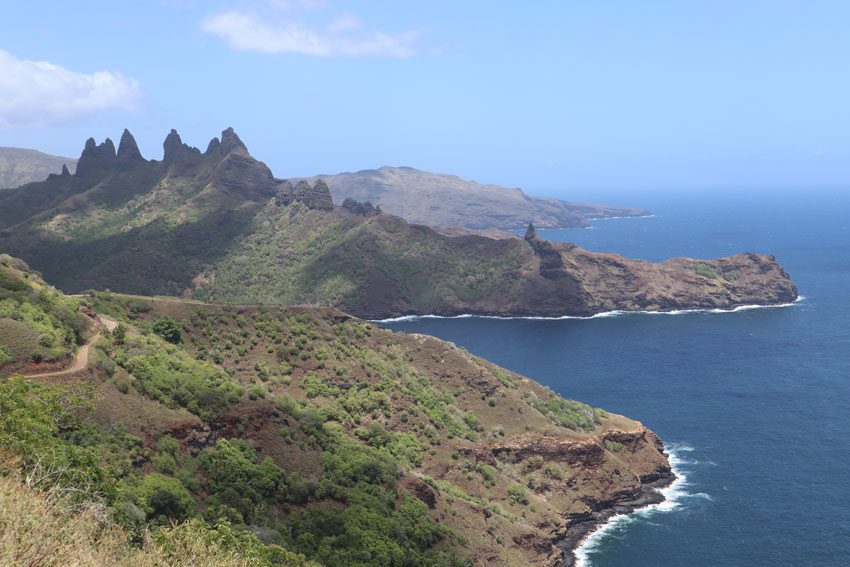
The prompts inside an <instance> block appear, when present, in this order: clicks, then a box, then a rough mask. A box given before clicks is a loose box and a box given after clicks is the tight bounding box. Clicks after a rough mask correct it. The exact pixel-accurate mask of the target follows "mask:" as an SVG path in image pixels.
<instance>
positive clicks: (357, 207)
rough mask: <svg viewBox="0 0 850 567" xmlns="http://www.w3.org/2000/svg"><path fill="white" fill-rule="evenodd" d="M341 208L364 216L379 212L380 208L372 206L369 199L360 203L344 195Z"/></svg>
mask: <svg viewBox="0 0 850 567" xmlns="http://www.w3.org/2000/svg"><path fill="white" fill-rule="evenodd" d="M342 208H343V209H345V210H347V211H349V212H352V213H354V214H356V215H363V216H364V217H371V216H374V215H377V214H380V213H381V208H380V207H375V206H373V205H372V203H370V202H369V201H366V202H365V203H361V202H360V201H355V200H354V199H352V198H351V197H346V199H345V201H343V202H342Z"/></svg>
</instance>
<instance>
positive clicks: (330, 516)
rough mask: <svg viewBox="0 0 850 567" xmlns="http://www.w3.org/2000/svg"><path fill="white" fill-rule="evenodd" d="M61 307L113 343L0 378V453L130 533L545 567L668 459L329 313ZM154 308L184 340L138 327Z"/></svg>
mask: <svg viewBox="0 0 850 567" xmlns="http://www.w3.org/2000/svg"><path fill="white" fill-rule="evenodd" d="M16 269H17V270H18V271H19V272H20V273H23V274H26V273H28V272H26V270H25V267H24V266H23V265H21V264H18V268H16ZM25 279H33V280H35V276H33V275H29V276H27V278H25ZM51 293H53V294H55V293H56V292H51ZM57 295H58V294H57ZM63 301H68V302H69V305H70V304H72V303H73V304H79V303H82V304H83V305H85V304H89V303H90V304H91V305H92V306H93V308H94V309H96V310H97V311H98V312H99V313H103V314H106V315H109V316H111V317H114V318H116V319H118V320H121V321H124V324H125V326H126V328H127V329H128V333H127V335H126V337H125V338H123V340H122V339H119V338H107V339H101V340H100V341H99V342H98V343H97V348H96V350H95V353H94V355H93V360H94V361H95V362H94V364H95V366H94V367H93V368H91V369H90V370H88V371H86V372H84V373H82V374H81V375H80V378H82V379H83V381H82V382H74V381H64V382H63V383H62V384H48V385H45V386H39V385H38V384H35V383H33V382H32V381H29V380H21V379H12V380H0V390H2V391H0V394H2V395H0V404H2V403H6V402H8V403H10V404H12V405H10V406H9V407H8V408H6V409H3V408H0V447H2V448H4V449H5V450H7V451H12V452H14V453H16V454H19V455H21V456H22V457H23V458H24V463H25V467H24V468H25V469H26V470H30V471H31V470H33V468H38V467H44V466H48V467H54V468H56V469H61V470H64V471H66V472H64V473H62V474H61V475H59V477H58V478H57V482H58V483H59V484H60V485H61V486H84V487H85V488H86V492H85V494H91V495H93V496H92V497H94V495H97V498H98V499H99V500H101V501H103V502H104V503H105V504H106V505H107V507H108V508H107V509H108V510H112V512H111V515H112V517H113V519H114V521H117V522H118V523H119V524H120V526H122V529H124V530H128V533H130V534H135V535H134V537H136V538H138V537H140V536H139V534H140V533H141V532H140V530H143V529H144V525H145V523H147V524H148V525H152V526H156V525H162V524H163V523H167V518H168V517H176V518H178V519H186V518H199V519H202V520H204V521H206V522H210V523H212V524H214V523H215V522H218V521H220V520H221V519H224V520H226V521H227V522H229V523H230V524H232V525H233V526H234V529H235V530H236V531H237V533H242V532H241V531H240V530H244V529H245V528H244V526H245V525H253V526H256V527H255V528H254V530H255V532H256V533H257V534H258V535H260V536H261V537H262V538H263V540H264V541H266V542H268V543H270V544H274V545H273V546H272V547H270V548H262V547H261V548H258V549H261V551H262V553H260V552H259V551H258V552H257V553H258V554H259V555H262V557H263V558H265V559H263V561H265V562H268V561H269V560H270V559H269V558H270V557H289V558H290V559H287V561H290V563H283V564H294V563H291V561H301V559H297V557H295V556H292V555H286V554H287V553H290V552H285V551H283V548H285V549H289V550H291V551H292V552H296V553H303V554H304V555H306V556H307V557H309V558H313V559H316V560H319V561H320V562H321V563H323V564H327V565H357V564H363V565H367V564H369V565H371V564H389V563H392V562H395V563H397V564H398V563H404V562H413V563H415V564H438V565H443V564H449V563H451V562H453V561H457V559H452V558H453V557H460V558H464V557H465V558H470V559H472V560H474V561H475V562H477V563H488V564H493V565H510V564H516V563H518V562H527V561H544V560H546V559H547V558H550V559H551V557H550V555H552V554H553V553H554V554H556V553H557V552H555V550H554V548H553V547H552V546H551V543H552V538H553V537H554V535H553V533H554V532H555V531H557V529H558V526H560V525H562V524H563V515H564V514H565V513H566V514H568V515H577V516H580V515H582V514H586V513H587V512H588V511H589V510H590V509H591V508H590V507H591V506H593V504H592V503H593V502H595V501H605V500H608V499H610V498H611V497H612V495H614V494H622V493H628V492H629V491H633V490H634V489H635V488H636V486H637V484H638V480H637V479H638V478H639V477H645V476H647V475H650V476H651V475H653V474H656V473H657V472H658V471H659V470H664V467H665V466H666V461H665V459H664V457H663V455H661V453H660V452H659V451H658V448H657V446H656V445H655V444H654V441H653V439H655V437H654V436H653V435H652V434H651V433H650V432H647V431H646V430H644V429H643V428H642V427H641V426H640V425H639V424H636V423H635V422H631V421H629V420H627V419H625V418H622V417H619V416H611V415H608V414H605V413H604V412H602V411H601V410H592V409H591V408H589V407H587V406H585V405H583V404H579V403H576V402H567V401H564V400H562V399H561V398H559V397H558V396H556V395H554V394H553V393H551V392H550V391H548V390H546V389H544V388H542V387H540V386H539V385H537V384H535V383H534V382H531V381H529V380H527V379H525V378H522V377H520V376H517V375H515V374H512V373H510V372H507V371H505V370H502V369H500V368H498V367H496V366H494V365H492V364H490V363H488V362H486V361H483V360H481V359H478V358H476V357H474V356H471V355H469V354H468V353H466V352H465V351H463V350H462V349H458V348H456V347H454V346H453V345H451V344H449V343H445V342H442V341H439V340H437V339H433V338H430V337H424V336H416V335H414V336H406V335H400V334H395V333H391V332H389V331H386V330H382V329H380V328H378V327H376V326H374V325H372V324H370V323H366V322H363V321H360V320H358V319H354V318H351V317H349V316H347V315H344V314H343V313H341V312H339V311H336V310H333V309H329V308H322V309H317V308H281V307H253V308H239V307H233V306H232V307H226V306H215V305H208V304H201V303H199V302H187V301H180V300H169V299H157V300H147V299H140V298H134V297H128V296H120V295H116V294H110V293H105V294H104V293H99V294H97V295H95V296H93V297H89V298H87V299H82V300H64V299H63ZM164 315H165V316H168V317H171V318H173V319H174V320H176V321H178V322H179V323H180V325H181V327H182V339H183V341H182V343H181V344H179V345H172V344H168V343H165V342H164V341H163V340H162V339H160V338H159V337H158V336H157V335H155V334H153V333H151V330H152V328H153V323H154V322H155V321H156V320H158V319H159V318H160V317H162V316H164ZM3 373H5V374H7V375H8V374H9V372H3V371H2V370H0V374H3ZM23 431H27V432H28V434H27V435H21V432H23ZM623 432H625V433H623ZM611 436H614V437H616V438H617V439H621V440H622V441H623V442H624V444H623V446H622V447H620V446H617V445H610V446H609V444H607V443H606V442H605V439H607V438H609V437H611ZM624 447H625V449H624ZM266 457H268V458H269V459H270V460H268V461H263V459H264V458H266ZM615 468H616V469H619V470H620V471H628V472H626V473H625V474H621V475H615V474H614V473H613V470H614V469H615ZM221 471H229V472H228V473H227V474H226V475H225V476H224V477H221V474H224V473H222V472H221ZM234 475H235V476H234ZM38 513H40V512H38ZM340 518H342V519H343V522H342V523H340ZM140 522H142V523H140ZM199 529H200V528H199ZM32 537H34V536H32ZM39 537H42V536H39ZM246 537H247V536H246ZM81 541H85V540H81ZM256 545H258V546H259V543H257V544H256ZM278 546H282V547H278ZM293 558H294V559H293Z"/></svg>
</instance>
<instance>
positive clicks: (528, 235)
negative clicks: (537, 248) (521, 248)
mask: <svg viewBox="0 0 850 567" xmlns="http://www.w3.org/2000/svg"><path fill="white" fill-rule="evenodd" d="M532 238H537V231H536V230H534V223H532V222H530V223H528V228H527V229H525V239H526V240H531V239H532Z"/></svg>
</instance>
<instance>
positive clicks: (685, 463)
mask: <svg viewBox="0 0 850 567" xmlns="http://www.w3.org/2000/svg"><path fill="white" fill-rule="evenodd" d="M664 448H665V450H666V452H667V455H668V460H669V461H670V468H671V469H672V470H673V472H674V473H675V475H676V480H674V481H673V482H672V483H671V484H670V486H667V487H665V488H661V489H659V492H660V493H661V494H662V495H663V496H664V501H663V502H660V503H658V504H650V505H648V506H646V507H644V508H639V509H638V510H635V511H634V512H632V513H630V514H620V515H617V516H613V517H612V518H611V519H609V520H608V521H607V522H605V523H604V524H602V525H601V526H599V527H598V528H596V530H594V531H592V532H591V533H590V534H588V535H587V537H585V538H584V540H582V542H581V544H579V546H578V547H577V548H576V550H575V551H574V553H575V556H576V567H590V565H592V562H591V556H592V555H593V554H594V553H596V552H598V551H599V549H600V546H601V545H602V543H603V542H604V541H605V540H607V539H609V538H611V537H614V536H615V535H617V534H618V533H620V532H622V530H624V529H626V527H627V526H629V525H630V524H632V523H634V522H650V523H651V518H652V517H653V516H655V515H657V514H661V513H665V512H671V511H673V510H676V509H679V508H683V507H685V506H687V505H688V502H689V501H691V500H711V499H712V498H711V496H710V495H708V494H706V493H705V492H691V491H690V490H689V489H690V488H692V484H691V483H690V482H689V481H688V474H687V472H688V471H687V468H688V467H689V466H694V465H698V464H700V461H695V460H693V459H690V458H688V456H689V454H690V453H692V452H693V450H694V449H693V447H690V446H689V445H684V444H671V445H665V447H664Z"/></svg>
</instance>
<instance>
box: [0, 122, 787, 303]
mask: <svg viewBox="0 0 850 567" xmlns="http://www.w3.org/2000/svg"><path fill="white" fill-rule="evenodd" d="M163 147H164V155H163V159H162V160H146V159H144V158H143V157H142V155H141V153H140V152H139V149H138V146H137V145H136V142H135V140H134V139H133V136H132V135H131V134H130V133H129V132H128V131H126V130H125V131H124V133H123V135H122V136H121V140H120V143H119V145H118V148H117V150H116V148H115V145H114V144H113V142H112V141H111V140H109V139H107V140H106V141H105V142H103V143H101V144H96V143H95V141H94V140H93V139H89V140H88V141H87V142H86V145H85V148H84V150H83V152H82V155H81V157H80V160H79V162H78V164H77V169H76V173H75V174H73V175H71V174H70V173H69V172H68V171H67V170H66V171H65V172H63V173H62V174H59V175H55V174H53V175H51V176H50V177H49V178H48V179H46V180H45V181H42V182H38V183H30V184H28V185H25V186H23V187H20V188H18V189H16V190H12V191H3V192H2V193H0V249H2V250H5V251H8V252H9V253H11V254H13V255H16V256H19V257H21V258H23V259H24V260H25V261H27V262H28V263H30V264H31V265H32V266H33V267H35V268H36V269H37V270H40V271H41V272H42V273H43V274H44V276H45V278H46V279H47V280H48V281H50V282H51V283H53V284H55V285H57V286H59V287H60V288H62V289H65V290H67V291H71V292H79V291H82V290H85V289H87V288H92V289H107V288H108V289H112V290H116V291H122V292H127V293H138V294H145V295H148V294H168V295H180V296H184V297H193V298H195V299H201V300H206V301H215V302H222V303H241V304H244V303H257V304H284V305H295V304H318V305H330V306H334V307H339V308H342V309H344V310H346V311H348V312H350V313H353V314H355V315H358V316H361V317H366V318H372V319H379V318H388V317H395V316H400V315H416V314H419V315H422V314H438V315H458V314H465V313H472V314H479V315H500V316H565V315H570V316H589V315H594V314H597V313H601V312H605V311H611V310H630V311H634V310H650V311H670V310H677V309H732V308H735V307H738V306H742V305H750V304H757V305H773V304H780V303H787V302H790V301H793V300H794V299H796V297H797V289H796V287H795V286H794V284H793V282H791V280H790V278H789V277H788V275H787V274H786V273H785V272H784V270H783V269H782V268H781V267H780V266H779V264H778V263H777V262H776V260H775V258H773V257H771V256H767V255H760V254H741V255H737V256H732V257H730V258H725V259H719V260H699V259H688V258H680V259H674V260H669V261H666V262H662V263H650V262H644V261H635V260H627V259H625V258H622V257H620V256H617V255H614V254H595V253H590V252H588V251H586V250H583V249H581V248H579V247H576V246H574V245H571V244H564V243H554V242H548V241H545V240H543V239H541V238H539V237H538V236H537V235H536V231H535V229H534V228H533V227H532V226H530V227H529V230H528V232H527V234H526V236H525V238H506V239H495V238H487V237H483V236H477V235H467V236H457V237H449V236H445V235H443V234H439V233H438V232H436V231H435V230H433V229H431V228H429V227H426V226H423V225H417V224H411V223H409V222H407V221H405V220H404V219H402V218H400V217H397V216H394V215H392V214H388V213H386V212H383V211H382V210H381V209H379V208H377V207H375V206H374V205H373V204H371V203H363V202H359V201H356V200H354V199H352V198H347V199H346V200H345V201H343V202H342V205H341V206H340V205H337V204H335V203H334V202H333V198H332V196H331V193H330V189H329V186H328V185H327V183H325V181H323V180H321V179H319V180H317V181H315V182H314V183H310V182H308V181H306V180H301V181H298V182H296V183H292V182H290V181H287V180H283V179H278V178H276V177H275V176H274V175H273V174H272V172H271V170H269V168H268V167H267V166H266V165H265V164H263V163H262V162H260V161H257V160H256V159H254V158H253V157H252V156H251V155H250V154H249V153H248V150H247V147H246V146H245V144H244V143H243V142H242V140H241V139H240V138H239V137H238V136H237V135H236V133H235V132H234V131H233V130H232V129H227V130H225V131H224V132H223V133H222V136H221V138H220V139H219V138H213V139H212V140H211V141H210V143H209V145H208V147H207V149H206V151H204V152H201V150H199V149H197V148H193V147H190V146H188V145H186V144H184V143H183V142H182V140H181V139H180V136H179V134H178V133H177V132H176V131H174V130H172V132H171V133H170V134H169V135H168V136H167V137H166V139H165V142H164V144H163Z"/></svg>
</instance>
